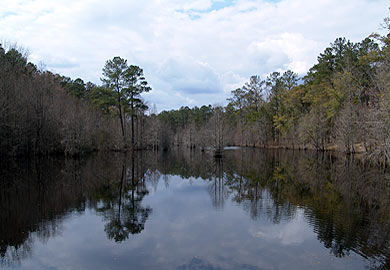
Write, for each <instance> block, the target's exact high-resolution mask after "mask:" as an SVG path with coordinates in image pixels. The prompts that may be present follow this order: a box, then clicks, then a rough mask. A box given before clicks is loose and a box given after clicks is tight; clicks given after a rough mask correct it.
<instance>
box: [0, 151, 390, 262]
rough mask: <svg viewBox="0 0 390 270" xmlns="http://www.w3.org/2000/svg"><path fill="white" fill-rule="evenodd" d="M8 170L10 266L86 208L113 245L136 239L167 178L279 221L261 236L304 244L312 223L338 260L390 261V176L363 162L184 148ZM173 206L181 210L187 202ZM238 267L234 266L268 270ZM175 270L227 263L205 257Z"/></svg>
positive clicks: (3, 251) (5, 242) (0, 218)
mask: <svg viewBox="0 0 390 270" xmlns="http://www.w3.org/2000/svg"><path fill="white" fill-rule="evenodd" d="M0 166H1V167H0V177H1V178H0V179H1V182H0V263H1V266H2V267H7V266H17V265H20V264H21V263H22V261H23V260H25V259H27V258H29V257H31V256H33V255H32V253H33V250H32V248H33V244H34V241H37V240H39V241H40V242H42V243H45V242H47V241H48V240H49V239H51V238H55V237H56V236H57V235H61V233H62V231H63V228H62V227H63V224H64V222H65V221H66V220H67V219H68V218H69V217H77V216H78V215H84V214H85V212H86V210H87V209H90V210H92V211H94V212H95V213H96V214H97V215H98V216H99V217H100V218H101V219H102V221H103V223H104V232H105V234H106V236H107V238H108V239H109V240H111V241H112V242H113V243H120V242H122V243H123V242H127V241H131V238H132V235H139V234H142V233H143V230H144V229H145V227H146V226H147V224H148V220H149V219H150V218H151V216H153V215H154V211H152V207H151V206H150V205H149V204H148V203H146V202H145V198H147V197H149V196H153V195H151V194H150V193H151V191H153V192H159V191H158V188H157V187H158V186H159V183H163V185H164V186H165V188H166V189H169V188H170V182H171V181H172V176H173V175H176V176H179V177H180V178H181V179H185V180H183V181H188V182H191V181H194V180H196V179H203V183H204V185H206V186H207V189H206V190H207V192H208V196H209V198H210V200H211V202H210V204H211V205H212V207H213V208H214V209H215V210H217V212H222V211H225V208H226V206H227V205H230V204H231V203H232V202H233V204H235V205H238V206H239V207H241V208H242V209H244V211H245V212H246V213H247V214H248V216H249V217H250V218H251V219H252V220H253V221H254V222H263V221H264V220H267V221H268V222H270V223H271V224H274V227H273V231H270V230H268V229H267V230H265V229H260V228H258V229H255V230H254V231H253V232H251V233H252V235H253V237H255V238H259V239H265V240H267V241H271V240H273V239H280V241H281V242H282V243H284V244H288V245H290V244H293V245H298V244H302V243H303V242H304V239H303V238H304V236H303V235H304V231H303V230H306V228H307V226H309V227H308V228H311V230H312V231H314V232H315V234H316V235H317V238H318V240H319V241H320V243H322V245H323V246H324V247H326V248H327V249H328V250H329V251H330V252H331V253H332V254H333V255H334V256H335V257H338V258H343V257H348V256H349V255H350V254H352V253H354V254H358V255H359V256H361V257H362V258H364V260H365V266H368V267H370V268H372V269H388V268H389V267H390V261H389V260H390V250H389V246H390V211H389V209H390V208H389V206H390V196H389V195H390V185H389V180H388V175H387V174H385V173H384V172H383V171H379V170H377V169H375V168H373V167H370V166H369V164H362V163H361V162H359V161H355V160H348V159H345V158H342V157H338V158H336V157H334V156H332V155H318V154H316V153H309V152H305V153H302V152H301V153H299V152H291V151H261V150H255V149H242V150H240V149H239V150H237V149H235V150H226V153H225V155H224V158H223V159H214V158H213V157H212V156H209V155H207V154H205V153H201V152H196V151H182V150H177V151H176V152H170V153H165V152H164V153H155V152H137V153H134V154H133V155H130V154H128V155H125V154H115V155H112V154H109V155H108V154H104V155H97V156H94V157H91V158H88V159H80V160H65V159H52V160H47V159H46V160H34V161H24V162H22V161H18V162H15V161H14V162H12V161H6V162H2V163H1V164H0ZM190 188H191V189H194V188H196V187H195V186H193V187H190ZM172 196H175V195H174V194H173V195H172ZM168 207H170V208H173V209H175V208H177V209H178V211H180V210H179V205H175V204H172V205H169V206H168ZM194 207H196V205H194ZM229 209H230V208H229ZM180 214H181V215H189V216H191V214H192V213H187V212H183V213H182V212H180ZM286 224H288V225H289V226H285V225H286ZM171 226H174V225H173V224H172V225H171ZM240 229H246V228H237V230H240ZM228 233H232V234H234V233H235V232H234V231H231V232H228ZM183 241H184V240H183ZM210 245H211V243H210ZM235 248H240V247H235ZM232 263H233V264H234V265H236V266H235V269H259V268H258V266H255V265H253V264H251V265H249V264H242V263H239V262H230V265H232ZM245 265H247V266H245ZM176 267H178V268H177V269H224V268H223V267H222V266H221V265H218V264H216V263H215V262H212V261H209V260H207V259H204V258H197V257H192V258H190V259H189V260H188V262H187V263H180V264H178V265H177V266H176ZM245 267H252V268H245Z"/></svg>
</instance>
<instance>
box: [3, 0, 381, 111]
mask: <svg viewBox="0 0 390 270" xmlns="http://www.w3.org/2000/svg"><path fill="white" fill-rule="evenodd" d="M217 7H218V8H217ZM387 7H388V1H386V0H342V1H340V0H316V1H312V0H281V1H277V2H273V1H265V0H259V1H253V0H236V1H232V0H197V1H181V0H150V1H136V0H133V1H126V0H115V1H98V0H85V1H77V0H59V1H50V0H35V1H33V0H21V1H15V0H3V1H1V3H0V39H8V40H11V41H16V42H18V43H19V44H21V45H23V46H25V47H27V48H28V49H29V50H30V51H31V53H32V54H31V60H33V61H34V62H35V63H38V62H40V61H43V62H45V63H46V64H47V67H48V69H50V70H53V71H55V72H59V73H61V74H63V75H67V76H71V77H73V78H76V77H81V78H83V79H84V80H86V81H87V80H91V81H94V82H96V83H99V82H100V81H99V78H100V76H101V69H102V67H103V65H104V63H105V61H106V60H108V59H111V58H112V57H114V56H117V55H119V56H121V57H123V58H126V59H128V62H129V63H131V64H136V65H140V66H141V67H142V68H144V71H145V75H146V78H147V79H148V81H149V82H150V83H151V85H152V86H153V88H154V90H153V91H152V92H151V93H150V94H147V95H146V96H145V97H146V99H148V100H150V102H152V103H156V104H157V107H158V109H159V110H161V109H169V108H178V107H180V106H181V105H191V106H193V105H201V104H209V103H211V104H213V103H218V102H223V101H224V100H225V98H226V97H227V95H228V93H229V91H230V90H232V89H234V88H235V87H239V86H240V85H242V83H243V82H245V80H246V79H247V78H249V76H250V75H253V74H259V75H261V76H263V77H264V76H265V75H266V74H268V73H270V72H272V71H275V70H285V69H293V70H294V71H295V72H298V73H300V74H302V75H303V74H304V73H305V72H306V71H307V69H308V68H309V67H310V66H312V65H313V64H314V63H315V61H316V58H317V55H318V54H319V53H320V52H322V51H323V49H325V47H327V46H328V45H329V43H330V42H332V41H334V40H335V39H336V38H338V37H341V36H345V37H346V38H349V39H351V40H352V41H354V42H357V41H360V40H361V39H363V38H364V37H366V36H368V35H369V34H370V33H372V32H375V31H378V29H379V24H380V23H381V21H382V19H383V18H384V17H386V16H388V9H387ZM172 97H175V98H174V99H172Z"/></svg>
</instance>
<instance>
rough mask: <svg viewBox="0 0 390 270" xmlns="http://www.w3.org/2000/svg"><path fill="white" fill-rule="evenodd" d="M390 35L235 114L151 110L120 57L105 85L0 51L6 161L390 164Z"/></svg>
mask: <svg viewBox="0 0 390 270" xmlns="http://www.w3.org/2000/svg"><path fill="white" fill-rule="evenodd" d="M383 28H384V29H385V30H386V32H387V34H385V35H379V34H372V35H370V36H369V37H367V38H365V39H364V40H362V41H361V42H357V43H354V42H351V41H349V40H347V39H346V38H338V39H336V40H335V41H334V42H332V43H330V46H329V47H328V48H326V49H325V50H324V51H323V52H322V53H321V54H320V55H319V56H318V58H317V63H316V64H315V65H313V66H312V67H311V68H310V69H309V71H308V72H307V74H306V75H305V76H303V77H299V76H298V74H296V73H294V72H293V71H291V70H286V71H275V72H272V73H270V74H269V75H268V76H267V77H266V78H261V77H260V76H258V75H253V76H251V77H250V79H249V81H248V82H247V83H245V84H244V85H243V86H242V87H240V88H237V89H233V90H232V91H231V96H230V98H228V100H227V105H226V106H223V105H204V106H201V107H200V108H199V107H194V108H189V107H184V106H183V107H181V108H180V109H178V110H171V111H162V112H160V113H157V112H156V110H153V109H150V108H148V104H147V102H146V101H145V100H144V99H143V98H142V96H141V95H142V93H145V92H149V91H151V90H152V89H151V87H150V86H149V84H148V82H147V80H146V78H145V76H144V73H143V70H142V68H140V67H139V66H135V65H129V64H128V63H127V60H125V59H123V58H121V57H119V56H118V57H114V58H113V59H112V60H108V61H107V62H106V63H105V65H104V67H103V69H102V77H101V82H102V84H101V85H96V84H94V83H91V82H87V83H85V82H84V81H83V80H82V79H80V78H77V79H75V80H73V79H71V78H69V77H66V76H62V75H59V74H54V73H52V72H50V71H47V70H43V69H40V68H38V67H37V66H36V65H35V64H33V63H30V62H28V60H27V54H26V53H25V51H24V50H23V49H21V48H18V47H16V46H5V45H2V46H0V110H1V113H0V154H1V155H3V156H4V155H6V156H19V155H28V156H33V155H51V154H61V155H68V156H76V155H81V154H84V153H88V152H91V151H127V150H141V149H147V148H151V149H155V150H157V149H160V150H168V149H170V148H172V147H177V146H184V147H188V148H191V149H200V150H210V149H212V150H214V151H216V152H218V151H221V149H223V147H224V146H248V147H264V148H291V149H315V150H317V151H321V152H323V151H330V150H337V151H341V152H344V153H345V154H347V155H352V154H355V153H359V154H361V156H363V157H364V158H366V159H367V160H370V161H373V162H375V163H378V164H381V165H384V166H386V165H388V164H390V72H389V71H390V19H389V18H386V19H385V20H384V23H383Z"/></svg>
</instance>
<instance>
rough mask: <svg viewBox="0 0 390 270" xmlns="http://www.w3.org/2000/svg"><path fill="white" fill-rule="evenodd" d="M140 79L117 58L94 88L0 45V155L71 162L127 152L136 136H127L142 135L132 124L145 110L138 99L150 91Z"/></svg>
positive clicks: (135, 69) (134, 68)
mask: <svg viewBox="0 0 390 270" xmlns="http://www.w3.org/2000/svg"><path fill="white" fill-rule="evenodd" d="M142 74H143V71H142V69H141V68H139V67H137V66H133V65H131V66H128V65H127V62H126V60H124V59H122V58H120V57H115V58H114V59H113V60H109V61H107V62H106V65H105V66H104V68H103V76H102V82H103V84H102V85H101V86H98V85H95V84H93V83H91V82H88V83H85V82H84V81H83V80H82V79H80V78H78V79H76V80H72V79H71V78H69V77H65V76H61V75H58V74H54V73H52V72H50V71H47V70H41V69H39V68H38V67H37V66H36V65H35V64H33V63H31V62H28V60H27V54H26V53H25V51H24V50H23V49H22V48H17V47H16V46H8V47H7V46H2V45H1V44H0V110H1V112H0V154H1V155H6V156H19V155H49V154H65V155H70V156H74V155H80V154H83V153H86V152H91V151H96V150H123V149H126V148H129V147H130V145H134V142H133V141H134V139H135V136H133V135H131V136H127V133H128V132H126V131H127V130H129V129H130V130H131V134H136V133H137V132H141V129H135V127H134V126H136V127H138V123H139V121H136V120H135V118H136V117H137V119H142V116H143V115H144V111H145V110H146V108H147V107H146V105H144V103H143V101H142V99H141V98H140V96H139V94H140V92H144V91H149V90H150V88H149V87H148V86H147V82H146V81H145V79H144V78H143V77H142V76H143V75H142ZM141 114H142V116H141ZM117 116H119V117H117ZM138 116H139V117H138Z"/></svg>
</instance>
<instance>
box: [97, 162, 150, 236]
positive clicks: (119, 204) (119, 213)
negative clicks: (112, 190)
mask: <svg viewBox="0 0 390 270" xmlns="http://www.w3.org/2000/svg"><path fill="white" fill-rule="evenodd" d="M131 160H132V166H131V171H130V179H128V177H127V174H128V172H127V168H126V166H125V165H123V166H122V173H121V182H120V185H119V194H117V195H116V196H113V198H112V199H114V202H112V201H111V202H109V204H108V205H107V204H106V206H105V207H103V208H104V209H105V210H104V216H105V218H106V219H107V220H109V222H108V223H107V224H106V225H105V227H104V231H105V232H106V233H107V237H108V238H109V239H114V240H115V242H122V241H124V240H126V239H128V237H129V234H138V233H140V232H142V231H143V229H144V225H145V222H146V220H147V218H148V217H149V214H150V213H151V211H152V209H151V208H149V207H143V206H142V205H141V202H142V200H143V198H144V196H145V195H147V194H148V193H149V191H148V190H147V188H146V186H145V182H144V179H142V177H141V175H143V174H141V173H140V172H139V167H138V162H137V164H136V165H137V168H135V158H134V156H132V159H131ZM141 167H142V166H141ZM103 208H101V209H103Z"/></svg>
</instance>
